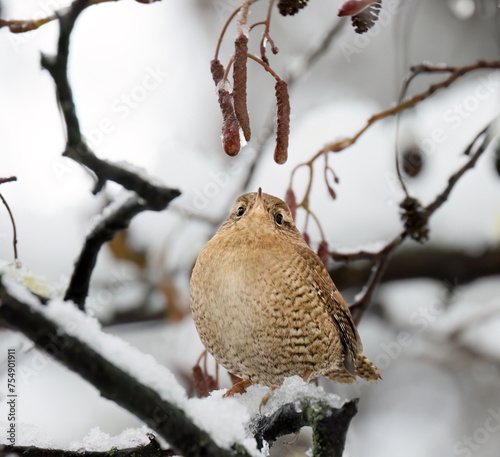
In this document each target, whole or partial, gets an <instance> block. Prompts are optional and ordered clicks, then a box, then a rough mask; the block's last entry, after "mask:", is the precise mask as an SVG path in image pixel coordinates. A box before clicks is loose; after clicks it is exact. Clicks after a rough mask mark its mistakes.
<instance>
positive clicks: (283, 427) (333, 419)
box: [255, 398, 358, 457]
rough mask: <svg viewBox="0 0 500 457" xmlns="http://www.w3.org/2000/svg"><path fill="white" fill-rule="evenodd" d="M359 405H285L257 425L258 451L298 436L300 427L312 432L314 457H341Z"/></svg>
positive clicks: (310, 402) (309, 402) (311, 402)
mask: <svg viewBox="0 0 500 457" xmlns="http://www.w3.org/2000/svg"><path fill="white" fill-rule="evenodd" d="M357 404H358V401H357V400H351V401H349V402H347V403H344V405H343V406H342V407H341V408H337V409H334V408H332V406H331V405H330V404H328V403H327V402H324V401H321V400H320V401H315V400H314V399H310V398H304V399H302V400H300V401H298V402H296V403H294V404H293V403H287V404H285V405H283V406H282V407H281V408H279V409H278V410H277V411H276V412H274V413H273V414H271V415H269V416H263V417H262V418H261V419H260V420H259V421H258V423H257V425H256V430H255V437H256V438H257V443H258V445H259V448H262V446H263V443H264V441H265V442H267V443H270V444H271V443H273V442H274V441H275V440H276V438H278V437H280V436H283V435H287V434H289V433H297V432H298V431H299V430H300V429H301V428H302V427H305V426H310V427H312V429H313V443H314V449H313V453H312V456H313V457H341V456H342V454H343V452H344V444H345V439H346V436H347V430H348V429H349V424H350V423H351V419H352V418H353V417H354V416H355V415H356V413H357V412H358V408H357Z"/></svg>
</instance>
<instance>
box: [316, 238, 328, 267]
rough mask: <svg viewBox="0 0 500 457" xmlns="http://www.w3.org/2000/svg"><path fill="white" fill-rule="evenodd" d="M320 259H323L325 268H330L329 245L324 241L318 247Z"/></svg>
mask: <svg viewBox="0 0 500 457" xmlns="http://www.w3.org/2000/svg"><path fill="white" fill-rule="evenodd" d="M318 257H319V258H320V259H321V261H322V262H323V264H324V265H325V267H328V258H329V257H330V253H329V252H328V243H327V242H326V241H325V240H323V241H322V242H321V243H319V246H318Z"/></svg>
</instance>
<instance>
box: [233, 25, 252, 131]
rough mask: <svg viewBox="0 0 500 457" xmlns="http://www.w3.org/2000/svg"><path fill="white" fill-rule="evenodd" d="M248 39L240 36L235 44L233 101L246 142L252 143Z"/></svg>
mask: <svg viewBox="0 0 500 457" xmlns="http://www.w3.org/2000/svg"><path fill="white" fill-rule="evenodd" d="M247 54H248V37H247V36H245V35H238V37H237V38H236V40H235V42H234V63H233V101H234V111H235V113H236V118H237V119H238V122H239V124H240V127H241V130H242V131H243V135H244V137H245V140H246V141H250V136H251V131H250V119H249V117H248V108H247Z"/></svg>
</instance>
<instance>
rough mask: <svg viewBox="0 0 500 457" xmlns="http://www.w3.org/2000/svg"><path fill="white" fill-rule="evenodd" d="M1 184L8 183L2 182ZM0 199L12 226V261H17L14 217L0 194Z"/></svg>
mask: <svg viewBox="0 0 500 457" xmlns="http://www.w3.org/2000/svg"><path fill="white" fill-rule="evenodd" d="M3 182H8V181H3ZM0 199H1V200H2V203H3V204H4V206H5V208H7V212H8V213H9V217H10V222H11V224H12V232H13V235H12V247H13V248H14V260H17V230H16V221H15V220H14V215H13V214H12V211H11V210H10V206H9V204H8V203H7V200H5V198H3V195H2V194H0Z"/></svg>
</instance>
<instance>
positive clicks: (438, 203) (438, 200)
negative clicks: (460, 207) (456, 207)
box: [425, 122, 494, 217]
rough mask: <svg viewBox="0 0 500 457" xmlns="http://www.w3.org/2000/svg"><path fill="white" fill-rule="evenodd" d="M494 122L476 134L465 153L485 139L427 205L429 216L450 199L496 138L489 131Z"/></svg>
mask: <svg viewBox="0 0 500 457" xmlns="http://www.w3.org/2000/svg"><path fill="white" fill-rule="evenodd" d="M492 123H493V122H492ZM492 123H490V124H488V125H487V126H486V127H485V128H484V129H483V130H481V131H480V132H479V133H478V134H477V135H476V137H475V138H474V139H473V140H472V142H471V143H470V144H469V146H468V147H467V149H466V150H465V152H464V154H465V155H469V154H470V152H471V151H472V149H473V148H474V146H476V143H477V142H478V141H479V139H480V138H481V137H483V141H482V142H481V144H480V145H479V146H478V147H477V150H476V152H475V153H474V154H473V155H472V157H471V158H470V159H469V160H468V161H467V163H466V164H465V165H464V166H463V167H462V168H460V169H459V170H458V171H457V172H456V173H454V174H452V175H451V176H450V178H449V179H448V185H447V186H446V188H445V189H444V190H443V192H441V193H440V194H439V195H438V196H437V197H436V198H435V199H434V201H433V202H432V203H430V204H429V205H427V206H426V207H425V212H426V215H427V217H430V216H431V215H432V213H434V211H436V210H437V209H438V208H439V207H440V206H441V205H442V204H443V203H444V202H445V201H446V200H448V197H449V196H450V193H451V191H452V190H453V188H454V187H455V185H456V184H457V182H458V181H459V179H460V178H461V177H462V176H463V175H464V174H465V172H466V171H468V170H470V169H471V168H473V167H474V166H475V165H476V162H477V161H478V159H479V157H481V155H482V154H483V152H484V151H485V150H486V148H487V147H488V145H489V144H490V142H491V141H492V140H493V138H494V136H493V135H490V133H489V132H488V129H489V128H490V127H491V125H492Z"/></svg>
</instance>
